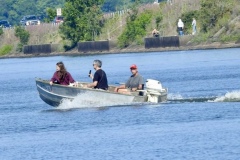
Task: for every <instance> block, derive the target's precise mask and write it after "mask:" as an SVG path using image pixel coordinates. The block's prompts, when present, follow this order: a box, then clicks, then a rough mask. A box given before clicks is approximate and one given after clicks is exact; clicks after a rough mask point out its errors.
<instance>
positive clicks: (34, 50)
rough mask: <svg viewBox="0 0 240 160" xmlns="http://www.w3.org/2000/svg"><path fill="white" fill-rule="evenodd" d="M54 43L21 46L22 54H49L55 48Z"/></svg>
mask: <svg viewBox="0 0 240 160" xmlns="http://www.w3.org/2000/svg"><path fill="white" fill-rule="evenodd" d="M56 48H57V47H56V45H54V44H41V45H26V46H23V53H24V54H40V53H44V54H50V53H52V52H54V51H55V50H56Z"/></svg>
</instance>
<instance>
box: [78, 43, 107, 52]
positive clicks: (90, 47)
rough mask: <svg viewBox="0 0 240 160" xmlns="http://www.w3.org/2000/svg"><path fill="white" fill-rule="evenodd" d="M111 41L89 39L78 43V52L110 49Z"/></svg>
mask: <svg viewBox="0 0 240 160" xmlns="http://www.w3.org/2000/svg"><path fill="white" fill-rule="evenodd" d="M109 49H110V45H109V41H88V42H79V43H78V52H102V51H109Z"/></svg>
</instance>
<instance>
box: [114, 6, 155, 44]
mask: <svg viewBox="0 0 240 160" xmlns="http://www.w3.org/2000/svg"><path fill="white" fill-rule="evenodd" d="M151 17H152V14H151V12H150V11H145V12H143V13H141V14H140V15H138V12H137V9H133V10H132V12H131V14H130V15H129V16H128V18H127V25H126V28H125V29H124V31H123V33H122V34H121V35H120V37H119V38H118V46H119V47H120V48H124V47H127V46H129V45H130V44H132V43H133V42H136V43H137V44H141V43H143V37H144V36H145V35H146V28H147V25H148V24H150V22H151Z"/></svg>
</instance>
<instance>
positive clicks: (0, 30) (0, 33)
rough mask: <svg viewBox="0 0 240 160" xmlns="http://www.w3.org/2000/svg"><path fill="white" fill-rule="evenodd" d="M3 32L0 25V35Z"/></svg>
mask: <svg viewBox="0 0 240 160" xmlns="http://www.w3.org/2000/svg"><path fill="white" fill-rule="evenodd" d="M2 34H3V29H2V27H0V36H1V35H2Z"/></svg>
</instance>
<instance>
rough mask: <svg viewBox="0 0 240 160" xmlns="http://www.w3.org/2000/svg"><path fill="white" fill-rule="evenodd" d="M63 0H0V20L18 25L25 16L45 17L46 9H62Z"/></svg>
mask: <svg viewBox="0 0 240 160" xmlns="http://www.w3.org/2000/svg"><path fill="white" fill-rule="evenodd" d="M64 1H65V0H54V1H52V0H38V1H35V0H0V4H1V5H0V19H7V20H8V21H9V22H10V23H11V24H19V22H20V20H21V19H22V17H23V16H25V15H37V16H39V17H41V18H44V17H46V16H47V13H46V9H47V8H58V7H62V6H63V4H64Z"/></svg>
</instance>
